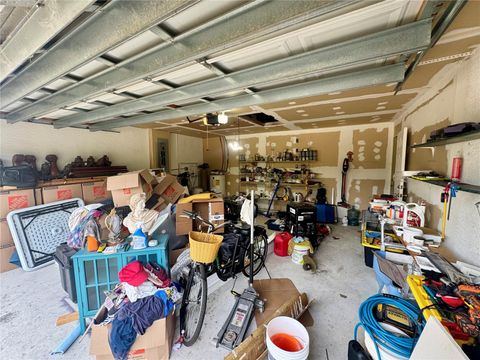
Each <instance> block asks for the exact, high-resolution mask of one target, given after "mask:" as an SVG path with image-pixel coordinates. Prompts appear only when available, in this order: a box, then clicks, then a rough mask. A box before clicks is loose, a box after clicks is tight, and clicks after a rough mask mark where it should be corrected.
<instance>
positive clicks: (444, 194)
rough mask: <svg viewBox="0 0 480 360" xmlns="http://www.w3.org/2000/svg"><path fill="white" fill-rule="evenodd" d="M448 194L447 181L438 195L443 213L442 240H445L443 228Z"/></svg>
mask: <svg viewBox="0 0 480 360" xmlns="http://www.w3.org/2000/svg"><path fill="white" fill-rule="evenodd" d="M449 194H450V183H448V184H447V185H446V186H445V187H444V189H443V192H442V194H441V196H440V202H441V203H443V214H442V240H445V228H446V226H447V205H448V197H449Z"/></svg>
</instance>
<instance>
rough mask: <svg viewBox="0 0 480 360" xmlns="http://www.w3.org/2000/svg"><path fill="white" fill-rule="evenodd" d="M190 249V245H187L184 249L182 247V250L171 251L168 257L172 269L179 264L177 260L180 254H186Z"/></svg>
mask: <svg viewBox="0 0 480 360" xmlns="http://www.w3.org/2000/svg"><path fill="white" fill-rule="evenodd" d="M188 248H189V245H188V243H187V245H185V246H184V247H182V248H180V249H175V250H170V253H169V255H168V260H169V263H170V267H172V266H173V265H175V263H176V262H177V259H178V257H179V256H180V254H181V253H182V252H184V251H185V250H187V249H188Z"/></svg>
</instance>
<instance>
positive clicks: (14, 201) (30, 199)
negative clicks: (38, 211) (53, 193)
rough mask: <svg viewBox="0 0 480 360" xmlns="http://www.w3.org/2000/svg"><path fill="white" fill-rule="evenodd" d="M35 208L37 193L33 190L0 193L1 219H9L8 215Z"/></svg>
mask: <svg viewBox="0 0 480 360" xmlns="http://www.w3.org/2000/svg"><path fill="white" fill-rule="evenodd" d="M30 206H35V193H34V190H33V189H23V190H20V189H14V190H7V191H0V218H5V217H7V215H8V213H9V212H11V211H13V210H17V209H23V208H27V207H30Z"/></svg>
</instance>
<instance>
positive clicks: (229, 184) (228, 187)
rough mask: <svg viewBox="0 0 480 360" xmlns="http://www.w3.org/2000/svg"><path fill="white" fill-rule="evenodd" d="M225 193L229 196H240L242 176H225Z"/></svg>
mask: <svg viewBox="0 0 480 360" xmlns="http://www.w3.org/2000/svg"><path fill="white" fill-rule="evenodd" d="M225 191H226V192H227V195H238V193H239V192H240V176H238V175H232V174H227V175H225Z"/></svg>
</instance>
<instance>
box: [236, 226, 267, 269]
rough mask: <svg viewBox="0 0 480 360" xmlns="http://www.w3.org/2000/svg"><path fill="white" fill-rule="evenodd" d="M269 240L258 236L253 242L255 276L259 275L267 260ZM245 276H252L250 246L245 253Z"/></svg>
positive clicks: (263, 236)
mask: <svg viewBox="0 0 480 360" xmlns="http://www.w3.org/2000/svg"><path fill="white" fill-rule="evenodd" d="M267 251H268V240H267V237H266V236H265V235H257V236H255V238H254V240H253V275H254V276H255V275H257V274H258V273H259V272H260V270H261V269H262V267H263V265H264V264H265V260H266V259H267ZM243 263H244V267H243V270H242V272H243V275H245V276H247V277H249V276H250V244H249V247H248V249H247V251H245V258H244V262H243Z"/></svg>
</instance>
